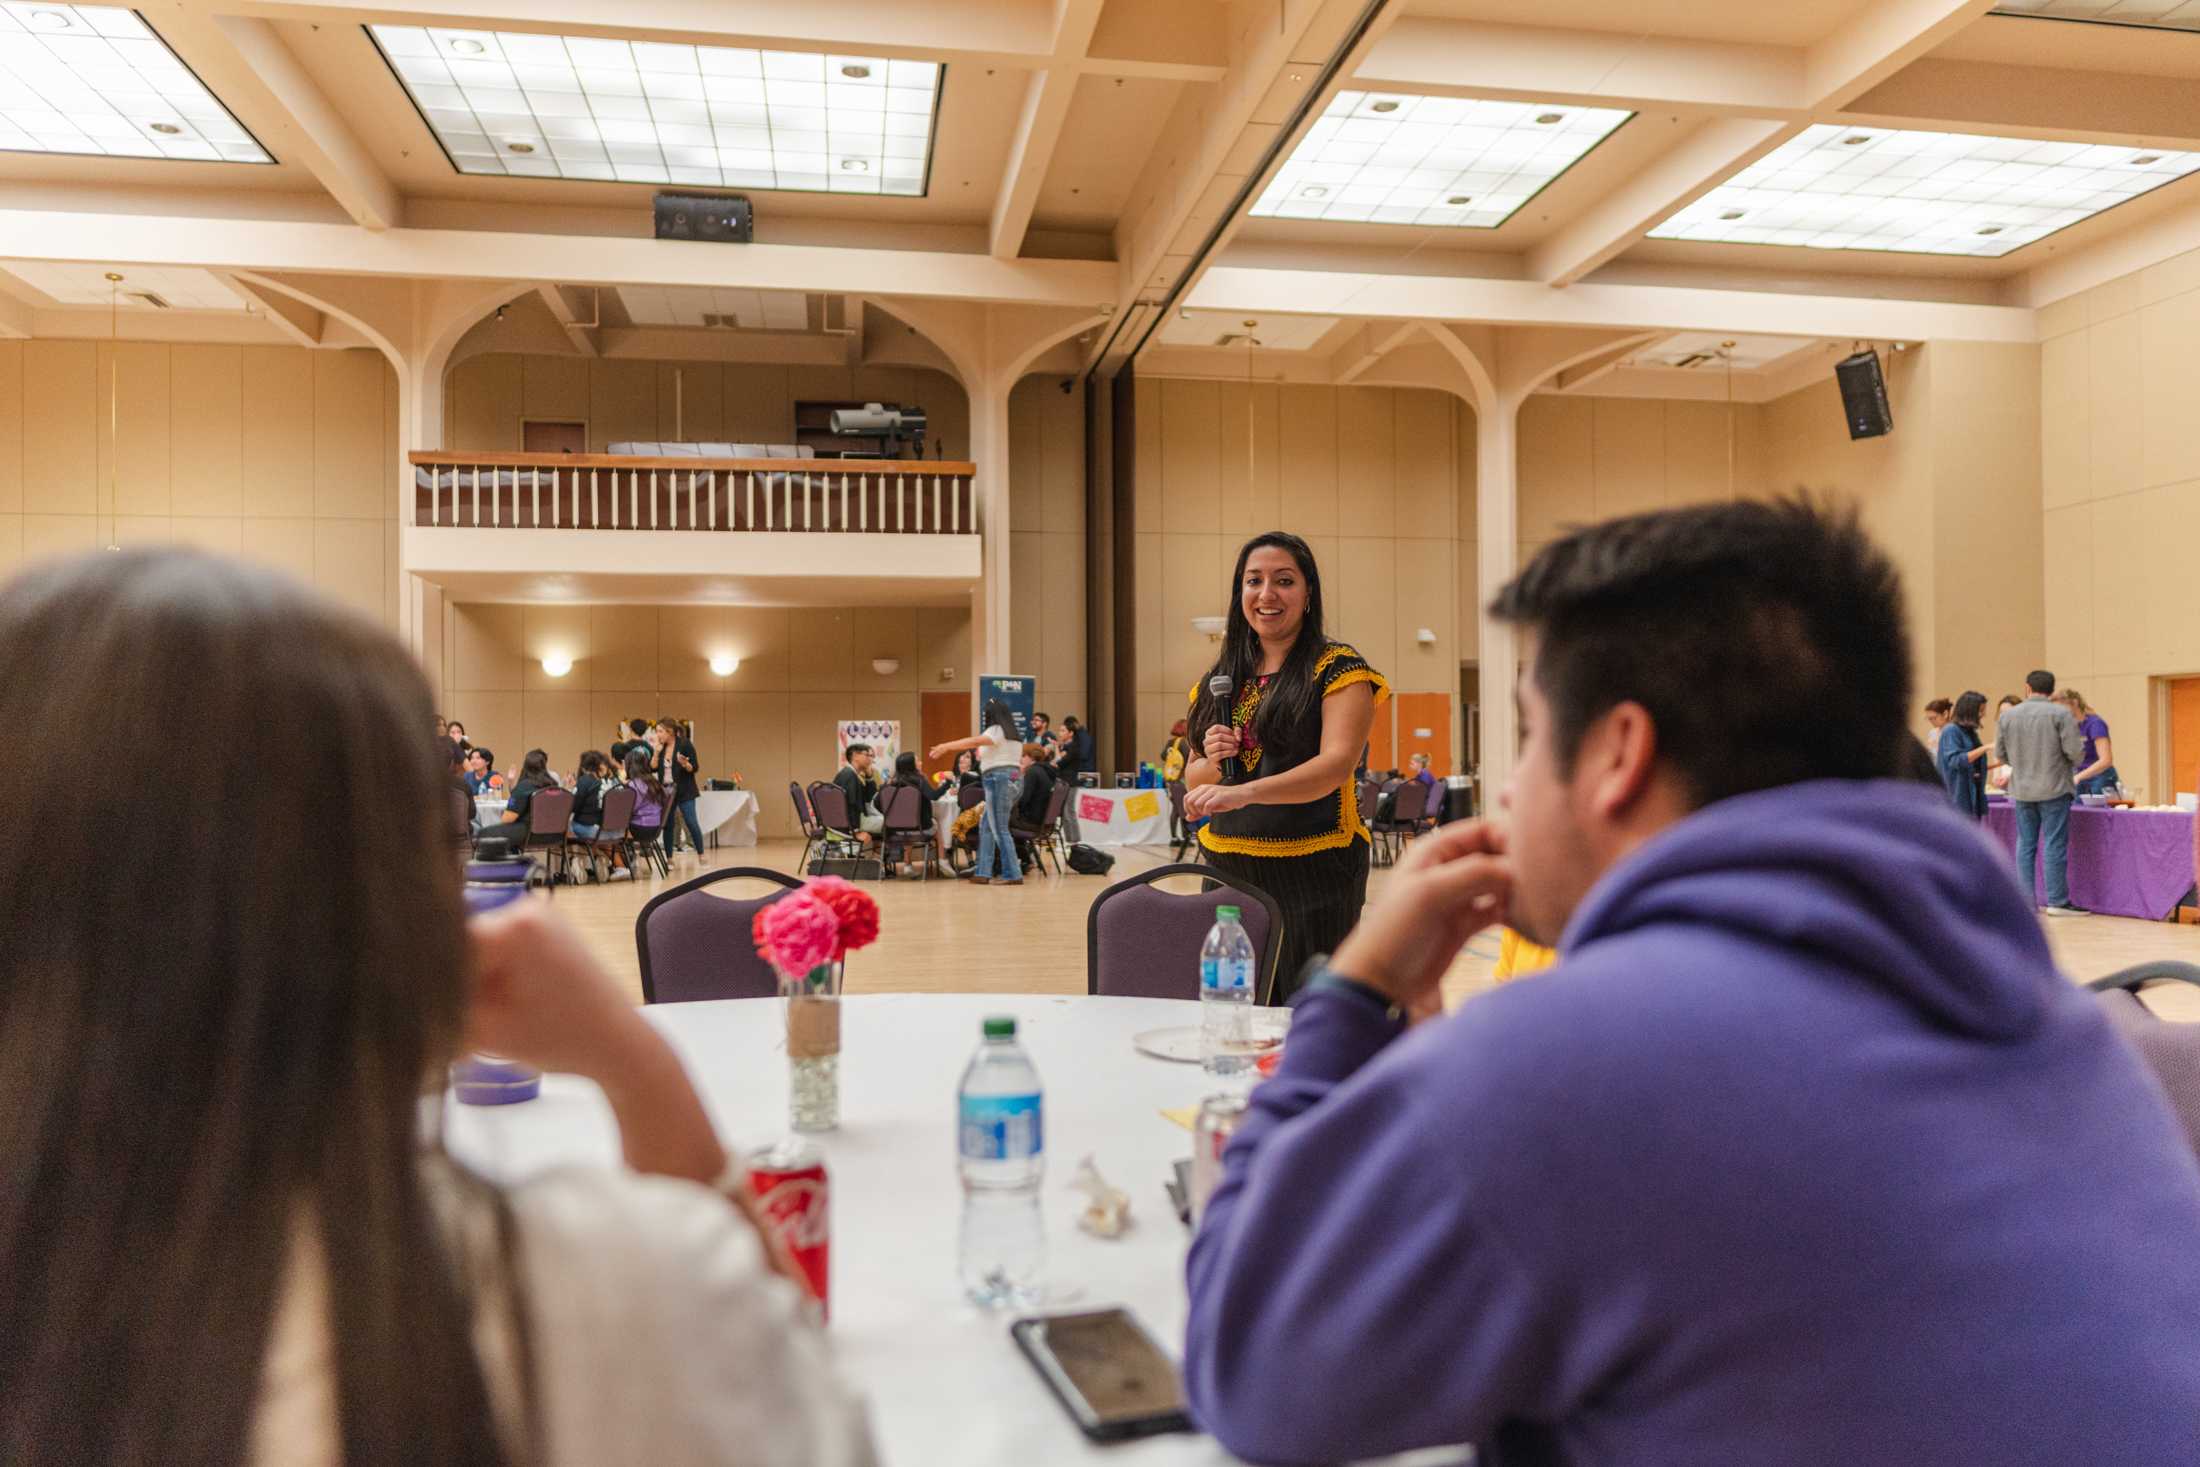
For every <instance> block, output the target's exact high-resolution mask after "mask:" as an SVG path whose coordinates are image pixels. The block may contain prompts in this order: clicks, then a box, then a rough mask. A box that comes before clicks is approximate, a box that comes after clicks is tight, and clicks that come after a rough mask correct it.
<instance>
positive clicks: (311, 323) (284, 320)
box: [211, 270, 328, 346]
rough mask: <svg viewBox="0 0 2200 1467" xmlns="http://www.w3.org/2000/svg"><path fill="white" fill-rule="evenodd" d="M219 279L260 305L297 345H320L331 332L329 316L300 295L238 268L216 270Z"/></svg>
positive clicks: (273, 323)
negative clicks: (283, 289)
mask: <svg viewBox="0 0 2200 1467" xmlns="http://www.w3.org/2000/svg"><path fill="white" fill-rule="evenodd" d="M211 273H212V274H213V276H214V278H215V279H217V280H219V281H220V282H221V283H222V284H224V285H226V286H228V287H229V288H230V289H231V290H233V291H235V292H236V293H237V294H238V295H241V296H243V297H244V298H245V299H246V300H248V301H250V302H251V303H252V304H253V305H255V306H258V307H259V308H260V314H261V315H262V316H263V317H265V318H266V320H267V324H268V325H270V326H272V327H274V328H275V329H276V330H277V331H279V332H281V333H282V334H283V335H284V336H287V337H289V338H290V340H291V342H292V344H293V345H296V346H320V345H323V340H322V338H323V337H324V336H326V335H327V333H328V316H327V314H326V313H325V312H322V311H318V310H316V309H314V308H313V307H312V306H309V305H307V304H306V303H305V302H304V301H302V300H299V299H298V298H297V297H296V296H290V295H285V294H283V293H282V292H281V291H279V290H270V289H268V288H267V287H266V286H264V285H262V284H261V283H260V282H259V281H257V280H254V279H252V278H250V277H249V276H246V275H243V274H240V273H238V272H237V271H234V270H215V271H213V272H211Z"/></svg>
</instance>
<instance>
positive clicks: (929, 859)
mask: <svg viewBox="0 0 2200 1467" xmlns="http://www.w3.org/2000/svg"><path fill="white" fill-rule="evenodd" d="M924 803H925V801H924V793H923V791H921V790H919V789H918V788H917V787H916V786H915V785H911V784H896V785H888V786H887V787H886V793H885V796H884V803H883V804H882V805H881V806H880V812H881V813H882V814H884V815H885V817H886V829H885V831H884V833H883V834H882V835H881V836H880V837H879V841H880V846H881V848H882V849H881V856H882V858H883V859H884V860H885V861H887V862H888V863H889V864H891V863H893V862H895V861H899V860H902V859H904V858H905V857H906V856H907V855H908V854H909V852H911V851H913V850H914V851H919V852H921V853H922V854H923V856H924V878H925V880H927V881H929V880H931V879H932V872H933V870H934V868H935V867H937V866H938V865H939V860H940V846H939V842H938V841H937V840H936V839H934V838H933V835H932V832H931V831H929V830H927V829H925V828H924V811H923V806H924Z"/></svg>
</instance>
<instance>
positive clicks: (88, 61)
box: [0, 3, 275, 163]
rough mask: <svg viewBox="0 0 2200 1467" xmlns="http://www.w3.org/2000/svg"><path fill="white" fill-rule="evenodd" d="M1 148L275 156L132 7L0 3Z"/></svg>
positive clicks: (227, 158)
mask: <svg viewBox="0 0 2200 1467" xmlns="http://www.w3.org/2000/svg"><path fill="white" fill-rule="evenodd" d="M0 150H5V151H10V152H22V153H94V154H107V155H112V156H120V157H131V158H176V159H188V160H197V161H202V162H228V163H272V162H274V161H275V160H274V159H273V158H271V157H269V156H268V154H267V151H266V150H265V149H264V148H262V147H261V146H260V145H259V143H258V142H257V141H256V140H255V139H254V138H253V136H252V134H251V133H249V132H247V131H246V130H245V128H244V125H243V124H242V123H240V122H238V121H237V119H236V118H235V117H234V116H232V115H231V114H230V111H229V109H228V108H226V107H224V106H223V105H222V104H221V103H220V102H219V101H218V100H216V98H215V97H214V94H213V93H211V92H209V91H208V90H207V89H206V87H205V85H204V84H203V83H201V82H200V81H199V79H198V77H197V76H195V75H194V74H193V73H192V71H191V69H190V68H189V67H187V66H185V65H184V64H183V62H182V61H181V60H179V59H178V58H177V56H176V53H175V52H173V51H171V50H170V49H169V48H168V44H167V42H165V41H163V40H162V39H161V38H160V37H159V36H158V35H156V34H155V33H154V32H153V31H152V30H151V28H149V27H148V26H147V25H146V24H145V22H144V21H142V20H141V19H139V18H138V15H137V13H136V12H135V11H133V10H129V9H126V8H123V7H120V6H109V5H43V4H16V3H9V4H0Z"/></svg>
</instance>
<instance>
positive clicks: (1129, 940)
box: [1085, 865, 1283, 1003]
mask: <svg viewBox="0 0 2200 1467" xmlns="http://www.w3.org/2000/svg"><path fill="white" fill-rule="evenodd" d="M1169 876H1196V877H1199V878H1200V880H1201V882H1202V886H1201V889H1200V890H1199V891H1197V892H1174V891H1163V890H1161V889H1160V888H1159V887H1157V886H1156V885H1154V883H1155V882H1157V881H1160V880H1161V879H1163V878H1164V877H1169ZM1222 906H1235V907H1237V908H1238V910H1239V913H1240V920H1241V921H1242V922H1243V923H1244V925H1245V935H1246V936H1247V937H1250V938H1251V939H1252V940H1253V972H1254V985H1255V987H1256V988H1257V990H1258V993H1259V999H1260V1001H1261V1002H1263V1003H1265V1002H1267V1000H1268V996H1269V994H1271V993H1273V992H1274V991H1275V987H1276V959H1277V956H1278V955H1279V954H1280V953H1281V952H1282V951H1283V942H1282V933H1283V910H1282V908H1280V907H1278V906H1277V905H1276V899H1275V898H1274V897H1272V896H1270V895H1269V894H1268V893H1267V892H1264V891H1262V890H1261V889H1260V888H1259V887H1257V886H1252V885H1249V884H1247V883H1245V882H1242V881H1236V880H1233V879H1232V878H1230V877H1228V876H1225V875H1223V874H1222V873H1221V872H1220V871H1217V870H1216V869H1215V868H1214V867H1212V866H1181V865H1180V866H1156V867H1154V869H1153V870H1151V871H1141V872H1140V873H1138V875H1136V876H1131V877H1126V878H1125V879H1124V880H1122V881H1118V882H1116V883H1115V885H1113V886H1111V887H1109V888H1108V889H1107V890H1106V891H1103V892H1101V893H1100V895H1098V896H1097V897H1094V898H1093V900H1092V910H1091V912H1090V913H1089V914H1088V915H1087V916H1086V918H1085V992H1087V993H1092V994H1102V995H1106V996H1109V997H1114V998H1189V999H1196V998H1198V997H1199V947H1200V944H1201V943H1203V942H1205V941H1206V940H1207V929H1208V928H1210V927H1212V926H1214V925H1215V908H1217V907H1222Z"/></svg>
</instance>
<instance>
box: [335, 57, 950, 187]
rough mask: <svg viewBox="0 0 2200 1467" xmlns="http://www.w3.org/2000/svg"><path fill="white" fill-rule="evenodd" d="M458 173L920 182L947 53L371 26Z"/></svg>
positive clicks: (762, 182) (742, 182)
mask: <svg viewBox="0 0 2200 1467" xmlns="http://www.w3.org/2000/svg"><path fill="white" fill-rule="evenodd" d="M367 29H368V31H369V32H370V33H371V34H372V35H373V37H374V39H375V42H376V44H378V45H379V46H380V47H381V48H382V52H383V55H384V57H385V59H386V60H387V61H388V62H389V64H390V69H391V70H392V71H394V72H396V74H397V76H398V79H399V80H400V81H401V82H402V83H403V84H404V87H405V90H406V93H407V94H408V95H409V96H410V97H411V98H412V100H413V103H414V105H415V106H416V107H418V108H419V109H420V114H421V116H422V117H423V118H424V119H425V120H426V121H427V123H428V127H429V129H430V130H431V131H432V132H434V133H435V135H436V139H437V141H438V142H440V143H441V144H442V145H443V149H444V152H445V153H447V154H448V155H449V156H450V159H451V162H452V165H453V166H454V167H456V168H457V169H458V170H459V171H460V172H461V173H484V174H497V173H504V174H518V175H531V176H537V177H551V178H582V179H616V180H619V181H622V182H630V183H685V184H702V185H707V186H711V187H732V188H764V189H788V190H808V191H814V192H821V193H867V194H897V195H902V196H912V195H919V194H922V193H924V192H925V188H926V182H927V177H928V174H929V171H930V167H931V158H932V133H933V125H934V121H935V114H936V110H937V101H938V97H939V85H940V72H941V68H940V66H939V65H938V64H937V63H935V62H929V61H888V60H886V59H885V58H883V57H869V56H852V55H850V56H843V55H824V54H820V53H814V52H794V51H759V50H755V49H751V48H746V47H738V46H690V45H677V44H669V43H663V42H655V41H625V40H615V39H604V38H599V37H587V36H545V35H532V34H521V33H516V32H505V31H478V30H461V29H455V28H446V27H440V26H386V25H373V26H369V27H367Z"/></svg>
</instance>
